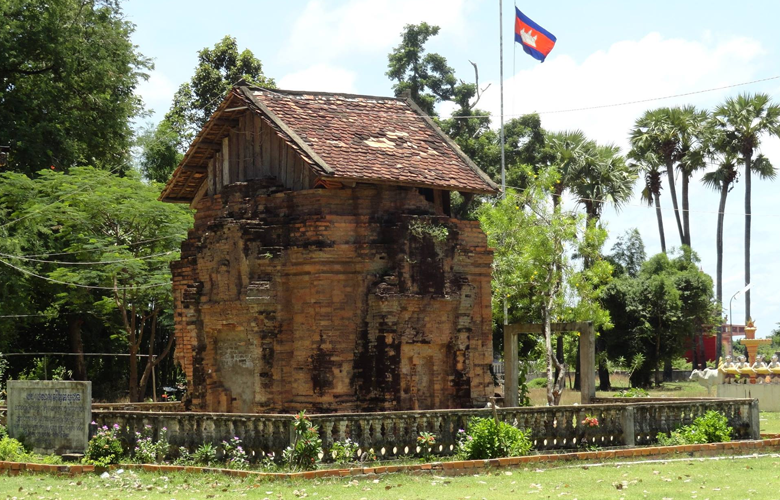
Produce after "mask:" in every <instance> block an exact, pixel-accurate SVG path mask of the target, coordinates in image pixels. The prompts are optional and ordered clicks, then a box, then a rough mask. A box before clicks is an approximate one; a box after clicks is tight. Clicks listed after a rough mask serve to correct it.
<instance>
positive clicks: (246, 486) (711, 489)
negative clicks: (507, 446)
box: [0, 456, 780, 500]
mask: <svg viewBox="0 0 780 500" xmlns="http://www.w3.org/2000/svg"><path fill="white" fill-rule="evenodd" d="M778 481H780V457H777V456H773V457H761V458H754V457H751V458H744V459H731V458H727V459H722V460H704V459H684V460H680V461H669V462H656V463H642V464H636V465H626V464H622V465H620V464H614V463H613V464H607V465H605V466H600V467H597V466H593V464H590V465H588V464H584V463H583V464H580V465H575V466H570V467H565V468H557V469H547V470H533V469H502V470H496V471H494V472H492V473H483V474H479V475H473V476H460V477H446V478H445V477H438V476H436V475H422V476H410V475H399V474H391V475H385V476H379V477H376V478H360V479H350V478H344V479H333V480H322V481H297V482H291V481H281V482H267V481H264V482H257V481H255V480H254V479H251V478H246V479H240V478H228V477H223V476H216V475H187V474H172V475H170V476H163V475H159V474H150V473H135V472H125V473H123V474H120V475H116V474H114V475H113V476H112V477H111V478H108V479H101V478H100V477H98V476H96V475H84V476H79V477H77V478H69V477H54V476H40V475H39V476H32V475H22V476H17V477H3V478H2V479H0V496H2V497H8V498H36V499H54V498H57V499H62V500H68V499H79V500H88V499H91V498H122V499H125V498H127V499H134V498H138V499H141V498H165V499H170V498H175V499H177V500H186V499H200V498H214V499H219V498H223V499H227V498H250V499H253V498H256V499H264V498H268V499H269V500H279V499H291V500H292V499H297V498H304V497H305V498H310V499H317V500H330V499H334V500H335V499H363V498H364V499H366V500H370V499H389V500H398V499H403V500H414V499H425V500H435V499H463V500H471V499H473V500H480V499H482V498H487V499H491V500H493V499H498V500H501V499H517V498H564V499H569V500H571V499H574V498H576V499H579V500H584V499H611V498H614V499H619V498H625V499H632V498H640V499H641V498H654V499H661V498H674V499H680V498H696V499H701V500H703V499H705V498H709V499H711V500H715V499H732V498H740V499H743V498H754V499H758V498H777V496H778V495H777V484H778Z"/></svg>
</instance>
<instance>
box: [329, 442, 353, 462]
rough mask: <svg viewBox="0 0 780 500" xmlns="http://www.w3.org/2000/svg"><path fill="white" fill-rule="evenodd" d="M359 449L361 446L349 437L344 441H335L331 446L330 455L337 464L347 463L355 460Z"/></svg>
mask: <svg viewBox="0 0 780 500" xmlns="http://www.w3.org/2000/svg"><path fill="white" fill-rule="evenodd" d="M359 449H360V446H359V445H358V444H357V443H356V442H354V441H352V440H351V439H349V438H347V439H345V440H344V441H336V442H335V443H333V446H332V447H331V448H330V456H331V457H332V458H333V461H334V462H336V463H337V464H347V463H350V462H354V461H355V459H356V458H357V456H356V455H357V451H358V450H359Z"/></svg>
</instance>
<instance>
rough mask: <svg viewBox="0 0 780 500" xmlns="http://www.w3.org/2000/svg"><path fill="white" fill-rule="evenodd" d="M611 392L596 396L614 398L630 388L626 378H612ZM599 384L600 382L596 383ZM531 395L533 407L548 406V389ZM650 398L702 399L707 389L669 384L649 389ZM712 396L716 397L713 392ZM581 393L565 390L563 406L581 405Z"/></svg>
mask: <svg viewBox="0 0 780 500" xmlns="http://www.w3.org/2000/svg"><path fill="white" fill-rule="evenodd" d="M610 382H612V387H613V388H612V390H611V391H596V396H598V397H600V398H604V397H612V396H614V395H615V394H617V392H618V391H619V390H620V389H624V388H628V383H627V380H626V378H625V377H620V376H617V377H612V378H611V380H610ZM596 383H598V381H596ZM528 392H529V393H530V398H531V405H532V406H544V405H546V404H547V388H546V387H543V388H534V389H530V390H529V391H528ZM648 392H649V396H650V397H653V398H661V397H666V398H700V397H705V396H707V389H705V388H704V387H702V386H701V385H699V384H698V383H696V382H667V383H665V384H663V385H662V386H661V387H653V388H652V389H648ZM712 396H715V391H713V393H712ZM579 402H580V391H573V390H571V389H564V391H563V395H562V396H561V404H562V405H571V404H574V403H577V404H579Z"/></svg>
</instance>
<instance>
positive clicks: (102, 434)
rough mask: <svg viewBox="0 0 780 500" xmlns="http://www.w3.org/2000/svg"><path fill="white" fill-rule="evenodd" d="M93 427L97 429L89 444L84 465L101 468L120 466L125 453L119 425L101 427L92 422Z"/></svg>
mask: <svg viewBox="0 0 780 500" xmlns="http://www.w3.org/2000/svg"><path fill="white" fill-rule="evenodd" d="M92 425H94V426H95V427H96V430H95V434H94V435H93V436H92V439H90V440H89V443H88V444H87V451H86V453H85V454H84V463H86V464H90V465H97V466H101V467H107V466H109V465H111V464H118V463H119V459H120V458H122V454H123V453H124V450H123V449H122V442H121V441H120V440H119V436H118V434H119V424H114V425H112V426H111V427H108V426H107V425H104V426H102V427H100V426H98V424H97V422H92Z"/></svg>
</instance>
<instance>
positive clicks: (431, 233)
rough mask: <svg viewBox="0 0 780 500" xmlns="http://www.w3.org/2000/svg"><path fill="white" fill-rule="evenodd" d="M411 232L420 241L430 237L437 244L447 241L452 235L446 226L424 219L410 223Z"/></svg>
mask: <svg viewBox="0 0 780 500" xmlns="http://www.w3.org/2000/svg"><path fill="white" fill-rule="evenodd" d="M409 232H410V233H412V234H413V235H414V236H415V237H417V238H419V239H424V238H426V237H429V238H431V239H433V240H434V241H437V242H442V241H446V240H447V236H449V234H450V232H449V229H447V227H446V226H442V225H440V224H434V223H432V222H430V221H428V220H423V219H414V220H412V221H411V222H409Z"/></svg>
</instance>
